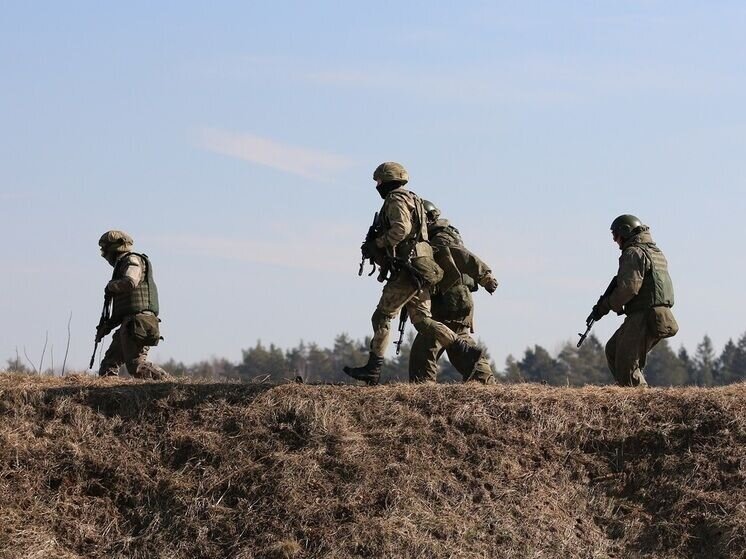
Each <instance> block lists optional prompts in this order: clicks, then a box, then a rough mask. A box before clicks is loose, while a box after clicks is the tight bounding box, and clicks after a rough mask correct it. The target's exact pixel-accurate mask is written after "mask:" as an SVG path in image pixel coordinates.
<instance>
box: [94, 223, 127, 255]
mask: <svg viewBox="0 0 746 559" xmlns="http://www.w3.org/2000/svg"><path fill="white" fill-rule="evenodd" d="M134 242H135V241H133V240H132V237H130V236H129V235H128V234H127V233H125V232H124V231H117V230H116V229H113V230H111V231H107V232H106V233H104V234H103V235H101V238H100V239H99V240H98V246H100V247H101V254H104V253H107V252H129V251H130V250H132V245H133V244H134Z"/></svg>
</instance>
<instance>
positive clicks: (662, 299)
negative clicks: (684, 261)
mask: <svg viewBox="0 0 746 559" xmlns="http://www.w3.org/2000/svg"><path fill="white" fill-rule="evenodd" d="M630 246H633V247H639V248H641V249H642V250H643V252H645V256H647V257H648V260H650V264H651V266H650V269H649V270H648V271H647V272H645V277H643V279H642V287H640V292H639V293H638V294H637V295H635V296H634V297H633V298H632V300H631V301H629V302H628V303H627V304H626V305H624V312H625V313H627V314H629V313H631V312H635V311H641V310H646V309H650V308H652V307H673V303H674V295H673V282H672V281H671V276H670V275H669V274H668V262H667V261H666V257H665V256H663V253H662V252H661V250H660V249H659V248H658V247H657V246H656V244H655V243H635V244H633V245H630Z"/></svg>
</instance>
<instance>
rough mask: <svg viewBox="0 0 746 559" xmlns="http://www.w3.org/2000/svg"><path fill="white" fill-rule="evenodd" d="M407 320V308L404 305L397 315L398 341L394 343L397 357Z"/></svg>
mask: <svg viewBox="0 0 746 559" xmlns="http://www.w3.org/2000/svg"><path fill="white" fill-rule="evenodd" d="M407 318H408V314H407V306H406V305H404V306H403V307H402V308H401V312H400V313H399V339H398V340H397V341H395V342H394V345H395V346H396V354H397V355H399V352H400V351H401V344H402V342H403V341H404V327H405V326H406V325H407Z"/></svg>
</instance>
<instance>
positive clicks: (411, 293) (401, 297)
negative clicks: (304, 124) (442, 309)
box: [344, 162, 482, 385]
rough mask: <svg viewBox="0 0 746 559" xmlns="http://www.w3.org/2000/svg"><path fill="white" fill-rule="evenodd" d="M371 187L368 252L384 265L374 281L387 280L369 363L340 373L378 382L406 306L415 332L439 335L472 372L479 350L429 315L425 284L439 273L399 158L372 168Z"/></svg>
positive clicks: (417, 200) (374, 319)
mask: <svg viewBox="0 0 746 559" xmlns="http://www.w3.org/2000/svg"><path fill="white" fill-rule="evenodd" d="M373 180H375V181H376V189H377V190H378V193H379V194H380V195H381V198H383V200H384V202H383V206H382V207H381V211H380V214H379V215H380V228H379V229H378V230H377V233H376V236H375V238H374V239H372V240H371V242H372V243H373V244H374V245H375V246H374V247H371V249H370V250H371V252H375V253H377V256H376V260H377V261H378V263H379V264H380V265H383V269H382V272H385V270H386V268H388V269H389V275H388V277H386V274H385V273H382V274H381V275H379V281H386V284H385V285H384V287H383V293H382V294H381V299H380V301H379V302H378V306H377V307H376V310H375V312H374V313H373V317H372V318H371V322H372V323H373V338H372V339H371V342H370V354H369V356H368V362H367V363H366V364H365V365H363V366H362V367H344V372H345V373H346V374H348V375H349V376H351V377H352V378H354V379H357V380H362V381H364V382H366V383H367V384H369V385H375V384H378V381H379V379H380V376H381V367H382V366H383V355H384V352H385V349H386V346H387V345H388V339H389V333H390V325H391V319H392V318H394V317H395V316H396V315H397V313H398V312H399V311H400V310H401V308H402V307H403V306H404V305H406V307H407V312H408V313H409V317H410V319H411V320H412V324H413V325H414V327H415V328H416V329H417V331H418V332H420V333H423V334H427V335H429V336H432V337H434V338H435V339H437V340H438V343H440V344H441V345H442V346H443V347H446V348H449V349H451V350H454V351H457V352H461V353H462V354H463V356H462V358H463V366H464V370H466V371H467V374H471V372H472V371H473V370H474V367H475V366H476V364H477V362H478V361H479V359H480V357H481V356H482V351H481V350H480V349H479V348H478V347H476V346H474V345H470V344H469V342H468V341H466V340H465V339H463V338H460V337H459V336H457V335H456V334H454V333H453V332H452V331H451V330H450V329H449V328H448V327H447V326H445V325H443V324H441V323H440V322H436V321H435V320H433V319H432V317H431V314H430V286H431V285H435V284H436V283H438V282H439V281H440V279H441V278H442V274H443V271H442V270H441V269H440V267H439V266H438V265H437V264H436V263H435V261H434V260H433V250H432V247H431V246H430V245H429V244H428V242H427V239H428V237H427V218H426V216H425V209H424V208H423V206H422V200H421V199H420V198H419V197H418V196H417V195H416V194H415V193H414V192H411V191H409V190H406V189H405V188H404V185H405V184H407V182H409V174H408V173H407V171H406V169H404V167H403V166H402V165H400V164H399V163H394V162H386V163H381V164H380V165H379V166H378V167H377V168H376V170H375V171H374V172H373Z"/></svg>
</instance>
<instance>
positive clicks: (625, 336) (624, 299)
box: [588, 214, 679, 386]
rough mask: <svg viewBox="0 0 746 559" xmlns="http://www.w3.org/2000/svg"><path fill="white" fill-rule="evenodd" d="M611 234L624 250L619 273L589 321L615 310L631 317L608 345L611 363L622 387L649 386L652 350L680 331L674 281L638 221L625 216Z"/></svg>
mask: <svg viewBox="0 0 746 559" xmlns="http://www.w3.org/2000/svg"><path fill="white" fill-rule="evenodd" d="M611 234H612V237H613V239H614V242H615V243H616V244H617V245H618V246H619V249H620V250H621V251H622V254H621V256H620V257H619V270H618V272H617V275H616V278H615V280H616V281H614V280H612V283H611V284H610V286H609V289H608V290H607V293H605V294H604V295H602V296H601V298H600V299H599V300H598V303H596V305H594V307H593V311H592V312H591V314H590V316H589V317H588V322H589V323H590V324H592V322H593V321H597V320H600V319H601V318H603V317H604V316H606V315H607V314H608V313H609V311H615V312H616V313H617V314H620V315H621V314H624V315H626V318H625V319H624V322H623V323H622V325H621V326H620V327H619V329H618V330H617V331H616V332H615V333H614V335H613V336H612V337H611V338H610V339H609V341H608V343H607V344H606V360H607V362H608V364H609V369H610V370H611V373H612V374H613V375H614V378H615V379H616V382H617V384H619V385H620V386H647V382H646V381H645V376H644V375H643V369H644V367H645V361H646V358H647V354H648V352H649V351H650V350H651V349H653V347H654V346H655V345H656V344H657V343H658V342H659V341H661V340H662V339H664V338H668V337H671V336H674V335H675V334H676V332H678V330H679V326H678V324H676V319H675V318H674V316H673V313H672V312H671V307H673V304H674V292H673V282H672V281H671V276H670V275H669V273H668V262H667V260H666V257H665V256H664V255H663V252H662V251H661V250H660V249H659V248H658V246H657V245H656V244H655V243H654V242H653V238H652V236H651V234H650V228H649V227H647V226H646V225H643V224H642V221H640V220H639V219H638V218H637V217H635V216H633V215H629V214H625V215H620V216H619V217H617V218H616V219H615V220H614V221H613V222H612V224H611Z"/></svg>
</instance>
